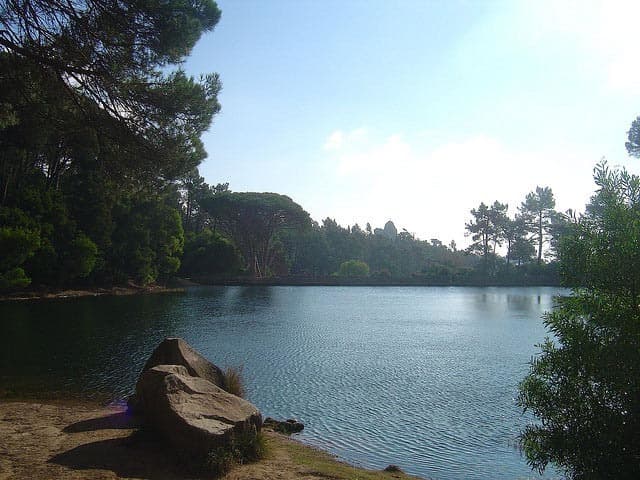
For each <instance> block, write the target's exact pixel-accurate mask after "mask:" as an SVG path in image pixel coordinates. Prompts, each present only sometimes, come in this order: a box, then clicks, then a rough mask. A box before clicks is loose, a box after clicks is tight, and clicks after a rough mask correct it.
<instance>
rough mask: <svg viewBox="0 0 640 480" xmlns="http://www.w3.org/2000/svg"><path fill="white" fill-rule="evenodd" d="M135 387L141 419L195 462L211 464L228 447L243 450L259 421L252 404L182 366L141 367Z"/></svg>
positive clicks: (220, 456) (253, 434) (255, 432)
mask: <svg viewBox="0 0 640 480" xmlns="http://www.w3.org/2000/svg"><path fill="white" fill-rule="evenodd" d="M137 389H138V390H139V392H140V393H141V395H140V401H141V403H142V409H143V411H144V421H145V423H146V424H147V425H148V426H149V427H150V428H152V429H153V430H155V431H156V432H158V433H159V434H160V435H161V436H162V437H163V438H164V440H165V441H167V442H168V443H169V444H171V445H172V446H173V447H174V448H175V449H176V450H177V451H178V452H179V453H180V454H181V455H183V456H186V457H187V458H188V459H189V461H193V462H195V463H196V464H197V465H199V466H204V465H205V464H207V463H208V462H213V463H215V462H216V458H225V457H224V455H226V454H227V453H228V452H241V453H242V454H244V453H243V452H242V450H243V449H251V448H252V445H253V443H254V442H255V440H256V434H257V432H258V431H260V428H261V426H262V416H261V415H260V412H259V411H258V409H257V408H256V407H255V406H254V405H252V404H251V403H249V402H247V401H246V400H243V399H242V398H240V397H236V396H235V395H232V394H230V393H227V392H225V391H224V390H223V389H221V388H220V387H218V386H216V385H214V384H213V383H211V382H210V381H208V380H206V379H204V378H200V377H194V376H191V375H190V374H189V371H188V369H187V368H186V367H185V366H183V365H158V366H154V367H152V368H150V369H148V370H146V371H145V372H143V374H142V375H141V377H140V379H139V380H138V385H137ZM234 454H236V453H234Z"/></svg>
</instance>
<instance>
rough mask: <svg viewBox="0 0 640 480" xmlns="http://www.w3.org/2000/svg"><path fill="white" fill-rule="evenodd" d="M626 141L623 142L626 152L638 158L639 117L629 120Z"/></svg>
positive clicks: (639, 143)
mask: <svg viewBox="0 0 640 480" xmlns="http://www.w3.org/2000/svg"><path fill="white" fill-rule="evenodd" d="M627 138H628V141H627V143H625V147H627V152H628V153H629V155H631V156H632V157H636V158H640V117H638V118H636V119H635V120H634V121H633V122H631V128H630V129H629V132H627Z"/></svg>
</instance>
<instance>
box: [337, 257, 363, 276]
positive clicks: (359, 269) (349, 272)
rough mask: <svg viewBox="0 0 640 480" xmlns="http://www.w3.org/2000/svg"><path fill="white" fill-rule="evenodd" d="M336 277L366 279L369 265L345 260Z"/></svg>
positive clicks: (358, 261) (359, 261)
mask: <svg viewBox="0 0 640 480" xmlns="http://www.w3.org/2000/svg"><path fill="white" fill-rule="evenodd" d="M337 275H338V276H340V277H368V276H369V265H367V264H366V263H364V262H363V261H361V260H347V261H346V262H342V263H341V264H340V268H339V269H338V272H337Z"/></svg>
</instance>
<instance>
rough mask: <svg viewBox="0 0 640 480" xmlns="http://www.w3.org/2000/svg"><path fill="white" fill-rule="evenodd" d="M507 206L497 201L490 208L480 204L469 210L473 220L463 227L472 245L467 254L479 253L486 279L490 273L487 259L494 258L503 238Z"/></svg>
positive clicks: (482, 203)
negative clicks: (469, 236) (469, 235)
mask: <svg viewBox="0 0 640 480" xmlns="http://www.w3.org/2000/svg"><path fill="white" fill-rule="evenodd" d="M507 208H508V206H507V205H506V204H503V203H500V202H498V201H497V200H496V201H495V202H493V205H492V206H491V207H488V206H487V205H485V203H484V202H481V203H480V205H479V206H478V208H477V209H476V208H474V209H472V210H471V215H472V216H473V220H472V221H471V222H469V223H467V224H466V225H465V228H466V230H467V232H468V233H467V235H468V234H471V239H472V240H473V243H472V244H471V245H470V246H469V247H468V251H469V252H474V253H479V254H480V255H481V257H482V270H483V272H482V273H483V275H484V276H485V277H487V276H488V275H489V274H490V273H491V272H490V269H489V258H490V257H491V258H494V257H495V249H496V246H497V245H501V242H502V239H503V238H504V229H505V225H506V220H507V216H506V211H507Z"/></svg>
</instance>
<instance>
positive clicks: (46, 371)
mask: <svg viewBox="0 0 640 480" xmlns="http://www.w3.org/2000/svg"><path fill="white" fill-rule="evenodd" d="M559 293H562V291H561V290H558V289H550V288H447V287H443V288H440V287H436V288H424V287H397V288H396V287H394V288H387V287H197V288H193V289H189V290H188V291H187V292H186V293H185V294H182V295H180V294H177V295H151V296H136V297H111V298H83V299H70V300H57V301H46V302H31V303H20V304H17V303H14V304H7V303H5V304H0V319H1V320H0V334H1V335H2V339H3V345H4V348H2V349H0V390H11V389H13V390H18V391H20V392H29V391H31V392H34V391H67V392H68V391H71V392H79V393H80V394H82V395H108V396H110V397H112V398H113V397H116V398H122V397H124V396H126V395H127V394H128V393H129V391H130V390H131V388H132V386H133V384H134V382H135V380H136V378H137V375H138V373H139V371H140V369H141V368H142V365H143V364H144V362H145V360H146V358H147V357H148V355H149V354H150V352H151V350H153V348H154V347H155V346H156V345H157V344H158V343H159V342H160V341H161V340H162V339H163V338H165V337H167V336H180V337H183V338H185V339H186V340H187V341H188V342H190V343H191V344H192V345H193V346H194V347H195V348H196V349H198V350H200V351H201V352H202V353H203V354H204V355H205V356H207V357H209V358H211V359H212V360H213V361H214V362H215V363H217V364H219V365H220V366H223V367H224V366H228V365H243V367H244V372H245V381H246V384H247V391H248V396H249V399H250V400H251V401H253V402H254V403H256V404H257V405H258V407H260V408H261V410H262V411H263V413H264V414H265V415H271V416H279V417H290V416H294V417H297V418H299V419H300V420H301V421H303V422H304V423H305V424H306V426H307V428H306V429H305V431H304V432H303V434H302V437H301V438H303V439H304V440H305V441H307V442H310V443H313V444H316V445H318V446H321V447H324V448H327V449H329V450H331V451H332V452H334V453H336V454H338V455H340V456H342V457H343V458H345V459H347V460H349V461H352V462H356V463H362V464H364V465H367V466H370V467H374V468H381V467H384V466H386V465H387V464H389V463H395V464H399V465H401V466H402V467H403V468H405V469H406V470H407V471H409V472H412V473H416V474H419V475H422V476H425V477H427V476H428V477H431V478H433V479H436V480H453V479H460V478H465V479H487V478H492V479H505V480H506V479H509V480H513V479H516V478H537V477H536V476H535V475H534V474H532V473H531V472H530V471H529V469H528V468H527V466H526V464H525V462H524V460H523V459H522V458H521V456H520V454H519V452H518V451H517V449H516V448H515V447H514V445H515V443H516V436H517V434H518V431H519V429H520V428H521V426H522V425H523V424H524V422H525V420H524V419H523V418H522V416H521V413H520V411H519V410H518V409H517V408H516V407H515V405H514V398H515V395H516V390H517V383H518V381H519V380H520V379H521V378H522V377H523V376H524V374H525V373H526V371H527V368H528V367H527V363H528V361H529V360H530V358H531V356H532V354H533V353H534V352H535V348H534V344H536V343H539V342H540V341H541V340H542V339H543V338H544V336H545V330H544V327H543V324H542V321H541V320H540V316H541V315H542V313H543V312H544V311H545V310H548V309H551V308H552V306H553V295H556V294H559Z"/></svg>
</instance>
